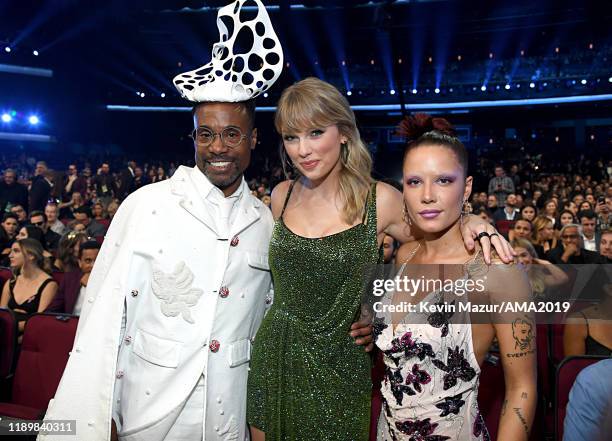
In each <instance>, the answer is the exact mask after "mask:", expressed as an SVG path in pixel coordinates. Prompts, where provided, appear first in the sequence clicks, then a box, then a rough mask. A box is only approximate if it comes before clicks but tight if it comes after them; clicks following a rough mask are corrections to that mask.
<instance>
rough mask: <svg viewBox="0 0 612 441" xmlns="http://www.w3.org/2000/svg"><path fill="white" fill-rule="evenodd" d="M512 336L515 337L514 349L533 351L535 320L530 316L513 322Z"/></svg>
mask: <svg viewBox="0 0 612 441" xmlns="http://www.w3.org/2000/svg"><path fill="white" fill-rule="evenodd" d="M512 337H514V349H517V348H518V349H520V350H521V351H531V350H533V348H532V343H533V339H534V338H535V336H534V334H533V322H532V321H531V320H529V318H527V317H525V318H517V319H516V320H514V321H513V322H512Z"/></svg>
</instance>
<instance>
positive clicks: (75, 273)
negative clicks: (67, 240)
mask: <svg viewBox="0 0 612 441" xmlns="http://www.w3.org/2000/svg"><path fill="white" fill-rule="evenodd" d="M99 251H100V244H98V242H96V241H87V242H83V243H82V244H81V245H80V247H79V254H78V258H79V260H78V265H79V266H78V269H73V270H72V271H69V272H66V273H65V274H64V278H63V279H62V283H61V284H60V286H59V290H58V292H57V295H56V296H55V298H54V299H53V302H51V305H50V306H49V308H48V309H47V310H48V311H49V312H59V313H64V314H72V315H80V314H81V308H82V307H83V302H84V301H85V298H86V296H87V282H88V281H89V275H90V274H91V270H92V269H93V266H94V263H95V262H96V258H97V257H98V252H99Z"/></svg>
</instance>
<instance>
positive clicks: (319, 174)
mask: <svg viewBox="0 0 612 441" xmlns="http://www.w3.org/2000/svg"><path fill="white" fill-rule="evenodd" d="M275 126H276V129H277V131H278V132H279V133H280V134H281V137H282V146H281V155H282V157H283V158H284V164H285V165H286V167H287V168H290V169H292V171H293V173H294V174H295V175H296V179H295V180H293V181H284V182H282V183H280V184H278V185H277V186H276V187H275V188H274V190H273V192H272V213H273V215H274V218H275V219H276V223H275V226H274V230H273V234H272V239H271V242H270V250H269V262H270V268H271V271H272V276H273V281H274V290H275V291H274V292H275V299H274V303H273V305H272V307H271V309H270V311H269V312H268V314H267V315H266V317H265V319H264V321H263V323H262V325H261V327H260V329H259V331H258V334H257V336H256V338H255V343H254V347H253V354H252V358H251V371H250V373H249V385H248V401H247V418H248V422H249V423H250V425H251V438H252V440H253V441H262V440H268V441H270V440H279V441H280V440H283V441H297V440H308V441H311V440H326V441H347V440H351V441H362V440H367V439H368V432H369V420H370V393H371V387H372V384H371V380H370V360H369V356H368V354H366V353H365V352H364V351H363V349H362V348H360V347H359V346H357V345H355V342H353V339H352V336H351V335H350V331H351V329H352V326H353V323H354V322H355V320H356V319H357V318H358V317H359V311H360V304H361V297H362V289H363V286H362V283H363V279H364V278H363V268H364V266H365V265H368V264H376V263H377V262H380V261H381V257H382V253H381V251H382V250H381V245H382V242H383V239H384V237H385V234H388V235H389V236H392V237H393V238H395V239H396V240H398V241H400V242H406V241H408V240H410V229H409V227H408V226H407V225H406V224H405V223H404V222H403V221H402V209H401V207H402V196H401V193H400V192H399V191H397V190H396V189H394V188H393V187H391V186H390V185H387V184H384V183H381V182H378V183H376V182H374V181H373V180H372V178H371V176H370V173H371V168H372V159H371V158H370V155H369V152H368V150H367V148H366V147H365V145H364V144H363V142H362V141H361V138H360V135H359V132H358V130H357V126H356V121H355V115H354V114H353V111H352V110H351V108H350V106H349V104H348V102H347V100H346V98H344V97H343V95H342V94H341V93H340V92H339V91H338V90H337V89H336V88H334V87H333V86H332V85H330V84H328V83H326V82H324V81H321V80H318V79H316V78H307V79H305V80H303V81H300V82H298V83H296V84H295V85H293V86H291V87H289V88H288V89H286V90H285V91H284V93H283V94H282V96H281V98H280V101H279V103H278V110H277V113H276V117H275ZM485 230H487V231H489V232H491V233H494V232H495V230H494V228H493V227H491V226H489V225H487V224H485V222H483V221H482V220H480V219H478V218H476V217H475V216H474V217H473V219H471V222H470V228H466V229H465V230H464V231H463V234H464V237H465V241H466V243H467V244H468V246H472V247H473V245H474V239H473V238H474V237H475V236H476V234H478V233H480V232H481V231H485ZM483 242H486V245H485V246H486V247H487V248H488V247H489V242H488V241H483ZM494 244H495V245H496V246H497V248H498V249H499V252H500V253H501V254H503V255H507V256H510V250H509V248H507V244H506V243H505V242H502V241H501V240H500V239H499V237H497V238H496V239H494ZM353 332H354V331H353ZM360 340H361V341H360ZM356 343H358V344H361V343H363V339H358V340H357V341H356Z"/></svg>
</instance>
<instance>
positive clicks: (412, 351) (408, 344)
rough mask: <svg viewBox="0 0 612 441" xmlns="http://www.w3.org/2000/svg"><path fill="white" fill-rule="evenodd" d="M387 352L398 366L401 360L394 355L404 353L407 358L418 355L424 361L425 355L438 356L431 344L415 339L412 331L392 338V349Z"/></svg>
mask: <svg viewBox="0 0 612 441" xmlns="http://www.w3.org/2000/svg"><path fill="white" fill-rule="evenodd" d="M385 354H386V355H387V356H388V357H389V358H391V359H392V360H393V361H394V362H395V365H396V366H397V365H398V364H399V360H397V359H396V358H395V357H393V355H398V354H402V355H404V356H405V357H406V358H411V357H418V358H419V360H420V361H423V360H424V359H425V357H432V358H434V357H435V356H436V354H434V351H433V349H432V347H431V345H430V344H428V343H422V342H418V341H415V340H413V339H412V332H410V331H408V332H406V333H405V334H404V335H402V336H401V337H399V338H394V339H393V340H391V349H389V350H387V351H385Z"/></svg>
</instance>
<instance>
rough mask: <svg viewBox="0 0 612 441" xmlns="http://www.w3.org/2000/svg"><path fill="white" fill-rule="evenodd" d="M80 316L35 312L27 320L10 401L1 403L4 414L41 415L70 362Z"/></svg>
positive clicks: (24, 416)
mask: <svg viewBox="0 0 612 441" xmlns="http://www.w3.org/2000/svg"><path fill="white" fill-rule="evenodd" d="M77 324H78V318H77V317H72V316H66V315H56V314H35V315H33V316H32V317H30V319H29V320H28V321H27V323H26V326H25V330H24V335H23V343H22V346H21V353H20V354H19V360H18V362H17V369H16V370H15V377H14V380H13V390H12V396H11V402H10V403H0V415H2V416H6V417H11V418H20V419H29V420H31V419H39V418H41V417H42V416H43V415H44V413H45V410H46V409H47V405H48V404H49V400H50V399H51V398H53V395H55V391H56V389H57V386H58V384H59V381H60V379H61V377H62V373H63V372H64V368H65V367H66V363H67V362H68V355H69V352H70V350H71V349H72V345H73V343H74V337H75V334H76V329H77Z"/></svg>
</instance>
